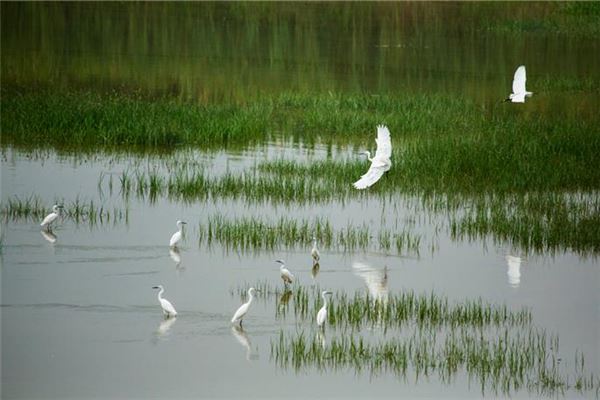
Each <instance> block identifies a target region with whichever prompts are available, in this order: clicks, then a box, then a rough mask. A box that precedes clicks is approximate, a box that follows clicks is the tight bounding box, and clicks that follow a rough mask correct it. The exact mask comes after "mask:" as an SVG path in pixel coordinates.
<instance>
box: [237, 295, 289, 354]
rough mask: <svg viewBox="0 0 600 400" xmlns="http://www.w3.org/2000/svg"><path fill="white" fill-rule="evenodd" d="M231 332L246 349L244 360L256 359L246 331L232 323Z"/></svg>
mask: <svg viewBox="0 0 600 400" xmlns="http://www.w3.org/2000/svg"><path fill="white" fill-rule="evenodd" d="M290 293H291V292H290ZM231 333H232V334H233V337H234V338H235V339H236V340H237V341H238V343H239V344H241V345H242V346H243V347H244V348H245V349H246V360H248V361H251V360H256V359H257V358H258V354H253V353H252V342H251V341H250V338H249V337H248V335H247V334H246V331H244V329H243V328H242V327H241V326H237V325H234V326H232V327H231Z"/></svg>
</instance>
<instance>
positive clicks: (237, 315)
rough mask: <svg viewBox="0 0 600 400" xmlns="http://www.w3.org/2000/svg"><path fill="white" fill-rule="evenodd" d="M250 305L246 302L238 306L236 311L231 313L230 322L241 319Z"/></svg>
mask: <svg viewBox="0 0 600 400" xmlns="http://www.w3.org/2000/svg"><path fill="white" fill-rule="evenodd" d="M249 306H250V305H249V304H248V303H244V304H242V305H241V306H240V308H238V309H237V311H236V312H235V314H233V318H231V322H237V321H239V320H240V319H242V318H243V317H244V315H246V313H247V312H248V307H249Z"/></svg>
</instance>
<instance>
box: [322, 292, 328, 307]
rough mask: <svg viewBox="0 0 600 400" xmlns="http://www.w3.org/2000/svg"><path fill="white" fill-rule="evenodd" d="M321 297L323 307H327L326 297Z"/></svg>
mask: <svg viewBox="0 0 600 400" xmlns="http://www.w3.org/2000/svg"><path fill="white" fill-rule="evenodd" d="M321 297H323V307H327V295H325V294H324V295H321Z"/></svg>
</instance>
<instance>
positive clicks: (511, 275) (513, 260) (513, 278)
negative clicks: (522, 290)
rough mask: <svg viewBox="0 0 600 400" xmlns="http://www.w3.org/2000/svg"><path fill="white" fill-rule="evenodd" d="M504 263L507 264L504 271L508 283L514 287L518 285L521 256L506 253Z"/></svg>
mask: <svg viewBox="0 0 600 400" xmlns="http://www.w3.org/2000/svg"><path fill="white" fill-rule="evenodd" d="M506 264H507V265H508V270H507V271H506V275H508V284H509V285H510V286H512V287H514V288H516V287H519V284H520V283H521V257H516V256H511V255H507V256H506Z"/></svg>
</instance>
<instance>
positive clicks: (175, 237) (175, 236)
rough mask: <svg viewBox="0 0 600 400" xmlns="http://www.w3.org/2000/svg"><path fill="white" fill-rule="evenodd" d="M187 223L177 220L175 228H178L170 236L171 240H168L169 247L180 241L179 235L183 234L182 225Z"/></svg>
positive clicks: (175, 245) (173, 246)
mask: <svg viewBox="0 0 600 400" xmlns="http://www.w3.org/2000/svg"><path fill="white" fill-rule="evenodd" d="M185 224H187V222H185V221H177V228H179V230H178V231H177V232H175V233H174V234H173V236H171V240H170V241H169V247H172V248H175V247H177V245H178V244H179V242H180V241H181V236H182V235H183V225H185Z"/></svg>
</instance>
